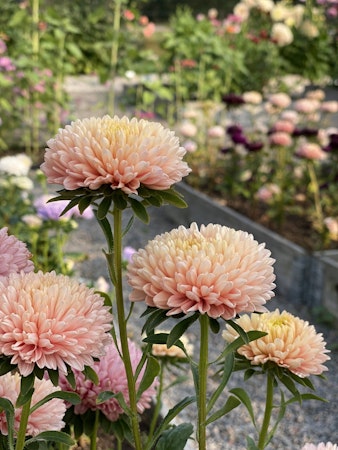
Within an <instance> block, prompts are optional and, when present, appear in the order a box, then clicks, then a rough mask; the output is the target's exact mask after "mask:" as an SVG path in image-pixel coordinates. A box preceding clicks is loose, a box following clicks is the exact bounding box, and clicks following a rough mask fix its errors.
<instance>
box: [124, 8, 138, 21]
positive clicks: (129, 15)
mask: <svg viewBox="0 0 338 450" xmlns="http://www.w3.org/2000/svg"><path fill="white" fill-rule="evenodd" d="M123 17H124V18H125V19H126V20H130V21H131V20H134V19H135V14H134V13H133V12H132V11H130V9H126V10H125V11H124V12H123Z"/></svg>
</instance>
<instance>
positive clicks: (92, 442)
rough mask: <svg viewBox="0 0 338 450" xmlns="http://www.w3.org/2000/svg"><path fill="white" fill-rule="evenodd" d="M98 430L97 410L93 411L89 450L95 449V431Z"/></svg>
mask: <svg viewBox="0 0 338 450" xmlns="http://www.w3.org/2000/svg"><path fill="white" fill-rule="evenodd" d="M98 429H99V410H98V409H97V410H96V411H95V422H94V427H93V431H92V433H91V435H90V450H96V448H97V431H98Z"/></svg>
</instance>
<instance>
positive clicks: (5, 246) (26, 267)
mask: <svg viewBox="0 0 338 450" xmlns="http://www.w3.org/2000/svg"><path fill="white" fill-rule="evenodd" d="M0 255H1V264H0V281H1V280H2V279H3V278H4V277H7V276H8V275H9V274H10V273H18V272H20V271H23V272H31V271H33V270H34V264H33V262H32V261H31V260H30V258H31V256H32V255H31V253H30V252H29V251H28V249H27V246H26V244H25V243H24V242H21V241H19V239H17V238H16V237H15V236H9V235H8V228H1V229H0Z"/></svg>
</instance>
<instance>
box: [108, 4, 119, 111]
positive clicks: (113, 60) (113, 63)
mask: <svg viewBox="0 0 338 450" xmlns="http://www.w3.org/2000/svg"><path fill="white" fill-rule="evenodd" d="M121 4H122V1H121V0H116V1H115V10H114V22H113V33H114V35H113V42H112V47H111V55H110V74H109V75H110V83H111V85H110V89H109V93H108V112H109V114H110V115H111V116H112V115H113V114H114V110H115V76H116V68H117V58H118V52H119V33H120V26H121Z"/></svg>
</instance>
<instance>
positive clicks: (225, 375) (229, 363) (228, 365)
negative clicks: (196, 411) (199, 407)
mask: <svg viewBox="0 0 338 450" xmlns="http://www.w3.org/2000/svg"><path fill="white" fill-rule="evenodd" d="M234 361H235V357H234V354H233V353H229V354H228V355H227V356H226V358H225V360H224V366H223V372H222V378H221V380H220V382H219V384H218V386H217V389H216V390H215V391H214V392H213V394H212V396H211V397H210V400H209V402H208V405H207V414H209V412H210V411H211V409H212V408H213V406H214V404H215V403H216V401H217V399H218V397H219V396H220V395H221V393H222V392H223V391H224V388H225V386H226V385H227V383H228V381H229V378H230V376H231V374H232V372H233V367H234Z"/></svg>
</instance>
